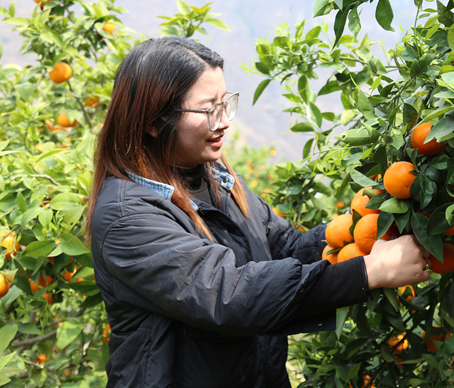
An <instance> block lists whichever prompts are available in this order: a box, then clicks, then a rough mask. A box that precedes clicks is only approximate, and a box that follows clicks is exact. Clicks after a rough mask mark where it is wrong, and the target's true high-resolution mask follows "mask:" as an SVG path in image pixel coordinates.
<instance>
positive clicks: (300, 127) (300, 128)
mask: <svg viewBox="0 0 454 388" xmlns="http://www.w3.org/2000/svg"><path fill="white" fill-rule="evenodd" d="M290 130H291V131H292V132H313V131H314V127H313V126H312V125H310V124H309V123H297V124H295V125H293V126H292V127H291V128H290Z"/></svg>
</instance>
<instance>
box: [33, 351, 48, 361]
mask: <svg viewBox="0 0 454 388" xmlns="http://www.w3.org/2000/svg"><path fill="white" fill-rule="evenodd" d="M46 361H47V357H46V355H45V354H44V353H41V354H40V355H39V356H37V357H36V358H35V364H38V363H40V364H42V363H44V362H46Z"/></svg>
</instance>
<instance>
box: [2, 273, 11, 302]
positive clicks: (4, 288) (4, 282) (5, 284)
mask: <svg viewBox="0 0 454 388" xmlns="http://www.w3.org/2000/svg"><path fill="white" fill-rule="evenodd" d="M9 287H10V286H9V281H8V279H7V278H6V276H5V275H3V274H2V273H0V298H1V297H3V296H5V295H6V294H7V293H8V291H9Z"/></svg>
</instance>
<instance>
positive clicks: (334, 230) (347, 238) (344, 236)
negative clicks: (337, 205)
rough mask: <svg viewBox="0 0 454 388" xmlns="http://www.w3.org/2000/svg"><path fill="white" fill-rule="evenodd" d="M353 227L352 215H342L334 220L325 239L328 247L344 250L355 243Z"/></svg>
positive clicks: (327, 230) (327, 228)
mask: <svg viewBox="0 0 454 388" xmlns="http://www.w3.org/2000/svg"><path fill="white" fill-rule="evenodd" d="M352 225H353V217H352V215H351V214H347V213H345V214H341V215H340V216H337V217H336V218H334V219H333V220H332V221H331V222H330V223H329V224H328V226H327V227H326V231H325V238H326V241H327V242H328V245H331V246H332V247H334V248H342V247H343V246H344V245H345V244H348V243H351V242H352V241H353V236H352V234H351V233H350V227H351V226H352Z"/></svg>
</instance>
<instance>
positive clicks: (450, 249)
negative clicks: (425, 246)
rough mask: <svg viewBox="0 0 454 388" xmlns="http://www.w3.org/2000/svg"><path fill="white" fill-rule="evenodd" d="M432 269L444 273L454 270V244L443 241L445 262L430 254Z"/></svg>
mask: <svg viewBox="0 0 454 388" xmlns="http://www.w3.org/2000/svg"><path fill="white" fill-rule="evenodd" d="M429 260H430V261H431V263H432V264H431V266H430V270H431V271H432V272H435V273H439V274H444V273H448V272H451V271H454V245H452V244H448V243H443V263H441V262H440V261H439V260H438V259H436V258H435V257H434V256H432V255H430V256H429Z"/></svg>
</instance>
